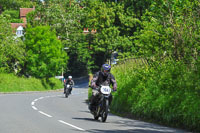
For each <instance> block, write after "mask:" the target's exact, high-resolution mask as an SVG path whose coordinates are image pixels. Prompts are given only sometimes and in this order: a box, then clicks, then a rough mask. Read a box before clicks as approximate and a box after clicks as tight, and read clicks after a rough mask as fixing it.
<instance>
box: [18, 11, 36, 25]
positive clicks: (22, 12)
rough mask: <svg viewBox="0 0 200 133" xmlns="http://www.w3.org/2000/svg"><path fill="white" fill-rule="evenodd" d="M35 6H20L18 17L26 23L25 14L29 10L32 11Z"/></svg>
mask: <svg viewBox="0 0 200 133" xmlns="http://www.w3.org/2000/svg"><path fill="white" fill-rule="evenodd" d="M34 10H35V7H33V8H20V19H23V22H24V23H27V21H26V15H27V14H28V13H29V12H31V11H34Z"/></svg>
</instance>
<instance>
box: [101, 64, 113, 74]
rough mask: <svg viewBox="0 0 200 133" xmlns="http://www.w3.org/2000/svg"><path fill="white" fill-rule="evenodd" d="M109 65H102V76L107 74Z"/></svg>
mask: <svg viewBox="0 0 200 133" xmlns="http://www.w3.org/2000/svg"><path fill="white" fill-rule="evenodd" d="M110 69H111V66H110V65H108V64H103V65H102V72H103V75H104V76H108V73H109V72H110Z"/></svg>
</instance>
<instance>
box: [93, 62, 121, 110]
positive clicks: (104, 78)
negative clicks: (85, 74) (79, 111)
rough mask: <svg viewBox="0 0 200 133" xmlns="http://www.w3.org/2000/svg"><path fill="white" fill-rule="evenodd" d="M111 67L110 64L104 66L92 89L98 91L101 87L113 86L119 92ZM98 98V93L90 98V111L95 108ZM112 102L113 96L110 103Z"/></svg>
mask: <svg viewBox="0 0 200 133" xmlns="http://www.w3.org/2000/svg"><path fill="white" fill-rule="evenodd" d="M110 70H111V66H110V65H108V64H103V65H102V68H101V71H99V72H97V73H96V74H95V75H94V77H93V79H92V81H91V88H92V89H93V90H94V89H97V88H98V87H99V86H100V85H105V86H110V85H112V86H113V91H116V90H117V82H116V80H115V77H114V76H113V75H112V74H111V73H110ZM97 97H98V93H94V92H93V93H92V96H91V98H90V104H89V109H90V110H91V111H92V110H93V109H94V107H95V103H96V99H97ZM111 101H112V95H111V97H110V99H109V103H111Z"/></svg>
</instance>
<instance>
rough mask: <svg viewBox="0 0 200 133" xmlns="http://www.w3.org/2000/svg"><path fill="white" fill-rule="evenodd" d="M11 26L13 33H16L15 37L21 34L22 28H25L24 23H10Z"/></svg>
mask: <svg viewBox="0 0 200 133" xmlns="http://www.w3.org/2000/svg"><path fill="white" fill-rule="evenodd" d="M11 27H12V29H13V33H15V34H16V36H17V37H21V36H23V35H24V34H23V31H24V28H26V23H11Z"/></svg>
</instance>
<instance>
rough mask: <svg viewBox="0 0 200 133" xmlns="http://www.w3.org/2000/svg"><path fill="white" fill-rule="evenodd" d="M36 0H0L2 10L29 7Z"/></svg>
mask: <svg viewBox="0 0 200 133" xmlns="http://www.w3.org/2000/svg"><path fill="white" fill-rule="evenodd" d="M36 2H37V1H36V0H32V1H30V0H0V5H1V7H3V10H10V9H12V10H19V8H29V7H33V5H35V4H36Z"/></svg>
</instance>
